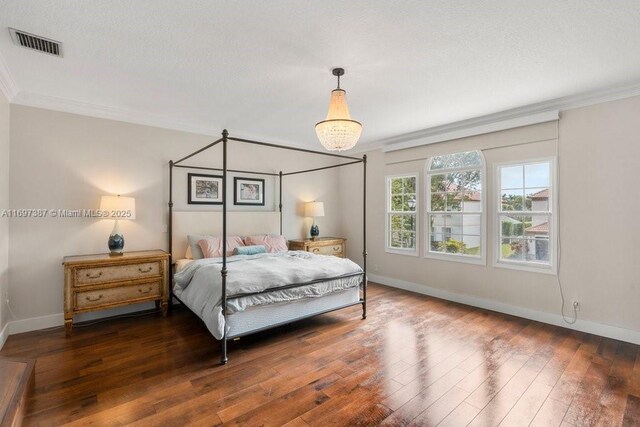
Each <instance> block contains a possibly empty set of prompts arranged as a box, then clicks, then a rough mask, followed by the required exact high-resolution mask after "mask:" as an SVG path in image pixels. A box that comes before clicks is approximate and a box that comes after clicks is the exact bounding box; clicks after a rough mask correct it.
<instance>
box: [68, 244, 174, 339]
mask: <svg viewBox="0 0 640 427" xmlns="http://www.w3.org/2000/svg"><path fill="white" fill-rule="evenodd" d="M168 263H169V254H168V253H166V252H165V251H161V250H154V251H137V252H125V253H124V254H123V255H121V256H110V255H109V254H100V255H78V256H67V257H65V258H64V262H63V265H64V326H65V330H66V333H67V335H69V334H70V333H71V331H72V329H73V315H74V314H78V313H86V312H90V311H98V310H104V309H107V308H113V307H120V306H124V305H129V304H136V303H140V302H146V301H155V302H156V306H162V314H163V315H165V316H166V315H167V309H168V306H169V278H168V271H169V270H168Z"/></svg>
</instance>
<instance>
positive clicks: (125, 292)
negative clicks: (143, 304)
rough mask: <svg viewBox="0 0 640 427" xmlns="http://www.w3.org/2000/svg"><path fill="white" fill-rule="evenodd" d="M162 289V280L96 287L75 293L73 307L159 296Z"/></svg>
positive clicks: (94, 305) (82, 307) (95, 305)
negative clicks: (103, 287)
mask: <svg viewBox="0 0 640 427" xmlns="http://www.w3.org/2000/svg"><path fill="white" fill-rule="evenodd" d="M161 290H162V282H161V281H160V280H158V281H157V282H149V283H144V284H141V285H133V286H117V287H114V288H107V289H97V290H93V291H85V292H76V293H75V301H74V305H75V307H74V308H75V309H76V310H81V309H85V308H92V307H98V306H102V305H112V304H119V303H121V302H126V303H130V302H134V301H136V300H141V299H147V298H159V297H160V295H161Z"/></svg>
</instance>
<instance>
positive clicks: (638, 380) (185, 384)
mask: <svg viewBox="0 0 640 427" xmlns="http://www.w3.org/2000/svg"><path fill="white" fill-rule="evenodd" d="M369 289H370V291H369V305H368V313H369V317H368V318H367V319H366V320H361V319H360V314H361V310H360V309H359V308H358V307H354V308H350V309H346V310H342V311H338V312H334V313H330V314H326V315H322V316H318V317H316V318H313V319H308V320H305V321H302V322H298V323H295V324H293V325H289V326H285V327H281V328H277V329H274V330H270V331H266V332H263V333H259V334H255V335H253V336H249V337H245V338H242V339H241V340H240V341H237V342H233V343H230V347H229V363H228V365H226V366H220V365H218V360H219V354H218V349H219V344H218V342H217V341H216V340H214V339H213V338H212V337H211V335H210V334H209V333H208V332H207V331H206V329H205V327H204V326H203V325H202V323H200V322H199V320H198V319H196V318H195V316H194V315H193V314H191V313H189V312H188V311H179V310H177V311H175V312H174V313H173V314H172V315H171V316H169V317H168V318H166V319H165V318H162V317H160V316H157V315H153V314H152V315H149V316H146V317H138V318H129V319H119V320H112V321H108V322H105V323H101V324H97V325H92V326H88V327H84V328H77V329H74V335H73V336H72V337H71V338H65V335H64V329H63V328H56V329H54V330H49V331H37V332H30V333H26V334H21V335H14V336H11V337H9V339H8V341H7V343H6V344H5V346H4V349H3V350H2V351H1V352H0V356H5V357H15V358H30V359H37V363H36V378H35V387H34V391H33V393H32V395H31V396H30V397H29V399H28V406H27V413H26V417H25V420H24V423H25V425H28V426H29V425H64V424H69V425H140V426H146V425H162V426H183V425H201V426H211V425H219V424H225V425H265V426H271V425H273V426H280V425H287V426H326V425H356V426H370V425H389V426H398V425H441V426H464V425H472V426H490V425H504V426H526V425H533V426H545V427H548V426H559V425H562V426H583V425H600V426H618V425H623V426H634V425H639V424H640V357H639V352H638V350H639V347H638V346H636V345H632V344H627V343H623V342H619V341H615V340H612V339H607V338H602V337H598V336H593V335H589V334H584V333H579V332H574V331H570V330H568V329H564V328H559V327H555V326H550V325H545V324H542V323H538V322H533V321H529V320H525V319H520V318H517V317H512V316H507V315H503V314H499V313H494V312H490V311H486V310H481V309H476V308H473V307H469V306H464V305H460V304H455V303H450V302H447V301H442V300H438V299H435V298H429V297H426V296H421V295H416V294H412V293H409V292H405V291H401V290H397V289H392V288H387V287H384V286H380V285H371V286H370V288H369Z"/></svg>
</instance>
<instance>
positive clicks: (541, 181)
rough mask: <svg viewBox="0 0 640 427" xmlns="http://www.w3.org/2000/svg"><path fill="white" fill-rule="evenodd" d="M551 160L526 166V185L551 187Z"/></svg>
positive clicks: (529, 186) (530, 186) (527, 186)
mask: <svg viewBox="0 0 640 427" xmlns="http://www.w3.org/2000/svg"><path fill="white" fill-rule="evenodd" d="M549 186H550V184H549V162H544V163H532V164H529V165H525V166H524V187H526V188H533V187H549Z"/></svg>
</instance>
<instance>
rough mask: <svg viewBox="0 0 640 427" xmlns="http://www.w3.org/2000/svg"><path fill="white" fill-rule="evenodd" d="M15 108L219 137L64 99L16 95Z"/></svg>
mask: <svg viewBox="0 0 640 427" xmlns="http://www.w3.org/2000/svg"><path fill="white" fill-rule="evenodd" d="M12 103H13V104H16V105H24V106H26V107H35V108H44V109H47V110H54V111H61V112H64V113H71V114H78V115H81V116H89V117H96V118H99V119H107V120H116V121H120V122H126V123H133V124H139V125H144V126H153V127H158V128H164V129H171V130H177V131H183V132H190V133H196V134H201V135H209V136H219V135H220V132H221V130H220V129H217V128H216V129H214V128H210V127H203V126H197V125H194V124H191V123H187V122H183V121H180V120H176V119H175V118H170V117H166V116H162V115H158V114H151V113H145V112H142V111H136V110H130V109H125V108H117V107H109V106H106V105H99V104H93V103H89V102H83V101H77V100H74V99H68V98H59V97H55V96H48V95H40V94H37V93H30V92H24V91H20V92H19V93H18V94H17V95H16V97H15V98H14V99H13V101H12Z"/></svg>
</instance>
